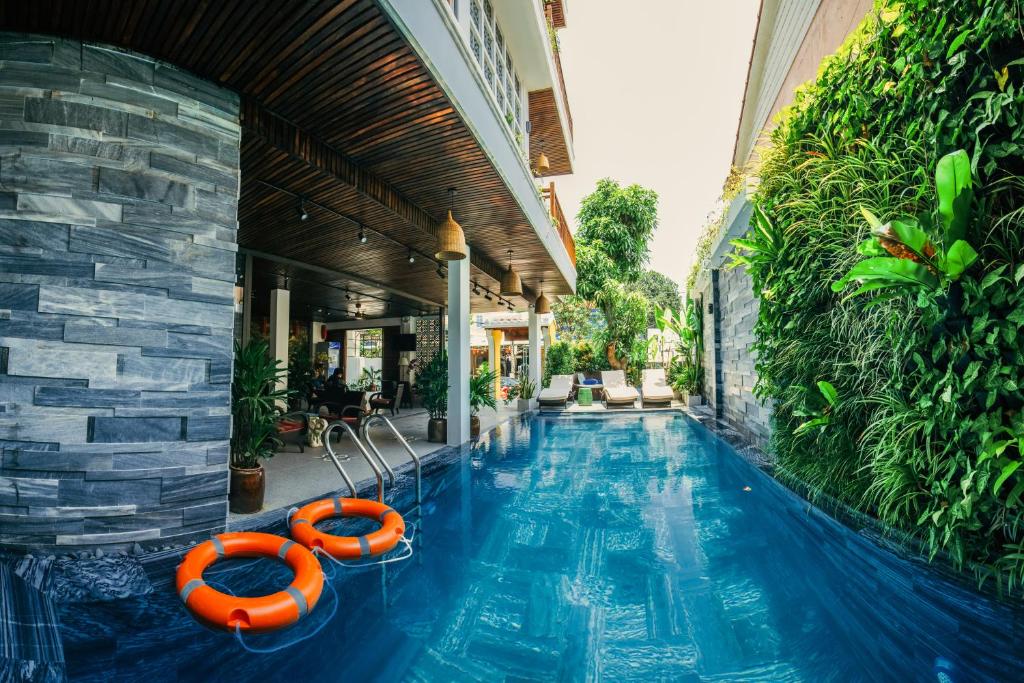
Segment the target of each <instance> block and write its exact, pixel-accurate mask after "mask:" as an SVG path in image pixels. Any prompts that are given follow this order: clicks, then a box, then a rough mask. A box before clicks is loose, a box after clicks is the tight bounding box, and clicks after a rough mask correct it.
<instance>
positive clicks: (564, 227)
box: [540, 181, 576, 268]
mask: <svg viewBox="0 0 1024 683" xmlns="http://www.w3.org/2000/svg"><path fill="white" fill-rule="evenodd" d="M540 193H541V196H542V197H544V201H545V202H547V205H548V213H549V214H550V215H551V223H552V225H554V226H555V229H556V230H558V236H559V237H561V238H562V244H563V245H564V246H565V251H566V253H567V254H569V260H570V261H571V262H572V267H573V268H575V267H576V241H575V240H573V238H572V232H570V231H569V221H567V220H565V214H564V213H562V205H561V204H559V203H558V195H557V194H555V183H554V181H552V182H551V183H550V184H549V185H548V186H547V187H542V188H541V189H540Z"/></svg>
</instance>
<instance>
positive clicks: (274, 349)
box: [270, 289, 291, 389]
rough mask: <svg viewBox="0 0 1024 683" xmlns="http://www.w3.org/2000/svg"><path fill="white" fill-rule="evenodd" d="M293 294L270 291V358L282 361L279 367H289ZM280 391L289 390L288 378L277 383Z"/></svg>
mask: <svg viewBox="0 0 1024 683" xmlns="http://www.w3.org/2000/svg"><path fill="white" fill-rule="evenodd" d="M290 303H291V292H289V291H288V290H287V289H272V290H270V357H271V358H274V359H276V360H278V361H280V365H279V366H278V367H281V368H287V367H288V316H289V312H288V310H289V308H290ZM277 386H278V388H280V389H287V388H288V376H287V375H281V378H280V379H279V380H278V381H277Z"/></svg>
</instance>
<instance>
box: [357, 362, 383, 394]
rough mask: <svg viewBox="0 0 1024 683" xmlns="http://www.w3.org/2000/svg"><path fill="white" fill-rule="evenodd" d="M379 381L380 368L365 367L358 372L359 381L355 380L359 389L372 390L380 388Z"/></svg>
mask: <svg viewBox="0 0 1024 683" xmlns="http://www.w3.org/2000/svg"><path fill="white" fill-rule="evenodd" d="M380 381H381V371H380V368H371V367H365V368H363V371H362V372H361V373H360V374H359V381H357V382H356V386H357V387H359V389H360V391H373V390H374V389H377V388H380Z"/></svg>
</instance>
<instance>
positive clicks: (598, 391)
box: [576, 372, 604, 399]
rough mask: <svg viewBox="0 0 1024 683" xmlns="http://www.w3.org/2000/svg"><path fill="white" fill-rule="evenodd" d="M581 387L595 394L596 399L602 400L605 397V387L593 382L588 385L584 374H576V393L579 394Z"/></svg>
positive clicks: (595, 381)
mask: <svg viewBox="0 0 1024 683" xmlns="http://www.w3.org/2000/svg"><path fill="white" fill-rule="evenodd" d="M580 387H585V388H587V389H590V390H591V391H593V392H594V398H596V399H600V398H601V397H602V396H603V392H604V385H603V384H601V383H600V382H598V381H597V380H593V382H592V383H591V384H587V378H586V376H585V375H584V374H583V373H582V372H577V373H576V391H577V392H579V390H580Z"/></svg>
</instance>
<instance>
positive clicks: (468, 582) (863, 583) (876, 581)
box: [61, 413, 1024, 683]
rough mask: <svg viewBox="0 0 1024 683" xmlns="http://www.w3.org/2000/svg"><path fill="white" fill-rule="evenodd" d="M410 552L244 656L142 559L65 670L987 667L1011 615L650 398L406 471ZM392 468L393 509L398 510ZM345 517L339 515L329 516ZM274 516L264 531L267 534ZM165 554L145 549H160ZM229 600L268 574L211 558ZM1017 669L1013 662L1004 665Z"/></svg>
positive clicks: (881, 674) (312, 674)
mask: <svg viewBox="0 0 1024 683" xmlns="http://www.w3.org/2000/svg"><path fill="white" fill-rule="evenodd" d="M424 485H425V490H426V491H427V493H426V498H425V504H424V506H423V510H422V516H421V518H417V517H416V516H413V515H410V516H409V517H407V519H410V520H413V521H416V522H417V524H418V525H419V530H418V533H417V536H416V539H415V540H414V546H415V554H414V556H413V557H412V559H410V560H408V561H405V562H399V563H393V564H390V565H385V566H383V567H381V566H376V567H371V568H363V569H345V570H343V571H340V572H339V573H338V575H337V577H336V578H335V580H334V581H333V582H332V585H333V586H334V587H335V589H336V591H337V595H338V596H339V606H338V611H337V614H336V615H335V616H334V618H333V619H330V620H327V617H328V616H329V615H330V613H331V611H332V607H333V605H332V603H333V601H334V597H333V596H332V595H331V593H330V591H325V594H324V596H323V597H322V598H321V601H320V604H319V605H318V606H317V608H316V610H314V611H313V613H312V614H311V615H310V616H309V617H307V618H306V620H305V621H303V622H302V623H300V624H299V625H297V626H295V627H293V628H291V629H288V630H285V631H283V632H280V633H276V634H269V635H262V636H249V637H247V638H246V642H247V643H248V644H249V645H251V646H253V647H260V648H270V647H274V646H278V645H281V644H285V643H287V642H290V641H293V640H295V639H297V638H299V637H301V636H304V635H306V634H309V633H312V632H314V631H315V629H317V628H320V630H319V631H318V632H317V633H316V635H315V636H313V637H311V638H308V639H307V640H304V641H302V642H298V643H297V644H294V645H292V646H291V647H288V648H286V649H284V650H281V651H279V652H276V653H274V654H252V653H250V652H247V651H245V650H244V649H242V647H240V646H239V644H238V643H237V642H236V641H235V640H234V637H233V636H232V635H230V634H225V633H220V632H215V631H211V630H208V629H206V628H204V627H202V626H199V625H198V624H197V623H196V622H195V621H193V620H192V619H191V618H190V617H189V616H188V615H187V613H186V612H185V611H184V610H183V609H182V607H181V604H180V602H179V600H178V598H177V596H176V595H175V594H174V591H173V586H172V576H173V564H170V565H169V566H163V567H160V566H158V565H153V566H150V567H149V573H150V577H151V580H152V581H153V583H154V586H155V591H154V592H153V593H152V594H151V595H149V596H147V597H146V598H145V599H137V600H128V601H120V602H116V603H107V604H98V605H97V604H94V605H71V606H65V607H63V608H62V610H61V621H62V637H63V640H64V648H65V656H66V658H67V662H68V673H69V676H70V677H71V678H72V680H97V681H98V680H103V681H109V680H145V681H147V683H154V682H156V681H164V680H229V679H230V680H261V681H278V680H281V681H284V680H293V681H299V680H303V681H339V680H353V681H369V680H379V681H393V680H420V681H453V680H483V681H501V680H507V681H513V680H514V681H523V680H564V681H583V680H671V681H698V680H729V681H733V680H765V681H768V680H770V681H821V680H838V681H846V680H900V681H912V680H914V681H916V680H921V681H938V680H944V679H943V678H942V676H948V680H954V681H967V680H985V679H996V680H998V679H1004V680H1010V679H1011V678H1013V677H1014V676H1015V674H1016V670H1014V669H1010V668H1008V667H1010V666H1011V665H1012V662H1013V661H1015V659H1014V658H1018V657H1020V655H1019V654H1017V653H1015V652H1014V650H1015V645H1014V644H1015V643H1016V649H1018V650H1019V644H1020V642H1021V640H1020V636H1021V627H1022V624H1024V619H1022V618H1021V615H1020V613H1014V612H1013V611H1011V610H1010V608H1008V607H1005V606H1002V605H996V604H993V603H991V602H989V601H986V600H983V599H981V598H979V597H978V596H976V595H975V594H973V593H972V592H970V591H967V590H964V589H962V588H960V587H959V586H956V585H953V584H951V583H948V582H947V581H945V580H943V579H941V578H940V577H938V576H937V575H936V574H934V573H933V572H931V571H928V570H926V569H922V568H921V567H918V566H915V565H914V564H911V563H908V562H906V561H903V560H900V559H897V558H896V557H895V556H893V555H890V554H888V553H886V552H884V551H882V550H880V549H879V548H878V547H877V546H876V545H875V544H874V543H873V542H871V541H869V540H868V539H865V538H863V537H861V536H859V535H857V534H854V533H852V532H851V531H849V530H848V529H846V528H844V527H842V526H840V525H838V524H837V523H836V522H834V521H833V520H831V519H830V518H828V517H827V516H825V515H824V514H822V513H821V512H819V511H817V510H816V509H815V508H813V507H811V506H809V505H808V504H807V503H806V502H805V501H802V500H801V499H800V498H798V497H796V496H795V495H794V494H792V493H790V492H789V491H787V490H786V489H784V488H782V487H781V486H780V485H779V484H777V483H776V482H775V481H774V480H772V479H771V478H769V477H768V476H766V475H765V474H763V473H762V472H760V471H759V470H757V469H756V468H754V467H752V466H751V465H749V464H748V463H747V462H745V461H744V460H743V459H742V458H740V457H739V456H738V455H737V454H736V453H735V452H734V451H733V450H732V448H731V447H729V446H728V445H727V444H725V443H724V442H722V441H720V440H719V439H718V438H717V437H716V436H714V435H713V434H711V433H710V432H708V431H707V430H706V429H705V428H704V427H702V426H700V425H698V424H696V423H695V422H693V421H691V420H690V419H688V418H685V417H683V416H681V415H678V414H671V413H651V414H646V415H643V416H639V415H636V414H634V415H624V416H621V417H619V416H616V417H612V418H602V419H593V418H590V419H588V418H566V417H557V416H556V417H547V416H539V417H538V416H534V417H532V418H530V419H528V420H524V421H523V422H522V423H521V424H513V425H506V426H505V427H503V428H502V429H501V430H500V432H499V433H494V434H492V435H490V436H489V437H486V438H485V439H484V440H483V441H481V442H480V444H478V445H477V446H476V447H473V448H469V447H464V448H462V449H460V450H457V451H456V452H454V453H453V454H452V455H451V456H450V457H449V459H448V461H447V462H446V464H444V465H443V466H441V467H439V468H438V470H437V471H436V472H434V473H433V474H431V475H430V476H428V477H427V478H426V479H425V480H424ZM409 489H410V486H409V482H408V481H405V482H404V486H402V487H400V489H399V490H398V491H399V494H400V495H399V497H398V499H397V500H394V501H392V502H393V504H394V506H395V507H396V508H397V509H399V510H405V509H407V508H408V507H409V502H410V501H409ZM346 523H347V522H346ZM282 530H283V524H282V525H281V527H280V528H279V529H278V532H280V531H282ZM165 564H166V563H165ZM208 579H210V580H213V581H216V582H219V583H220V584H221V585H223V586H226V587H230V588H231V589H232V590H233V591H235V592H239V593H242V594H251V595H257V594H261V593H269V592H272V591H274V590H278V589H280V587H281V586H283V585H285V584H286V583H287V582H288V581H289V580H290V574H289V573H288V572H287V570H286V569H284V568H283V567H281V566H280V565H277V564H276V563H273V562H270V561H265V560H250V561H244V562H242V561H238V562H234V563H228V562H224V563H221V564H218V565H216V566H214V567H213V568H212V569H211V570H210V571H209V572H208ZM1016 661H1018V663H1019V660H1016Z"/></svg>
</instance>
